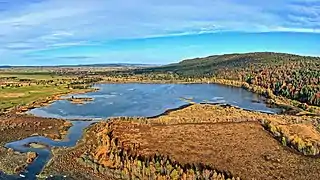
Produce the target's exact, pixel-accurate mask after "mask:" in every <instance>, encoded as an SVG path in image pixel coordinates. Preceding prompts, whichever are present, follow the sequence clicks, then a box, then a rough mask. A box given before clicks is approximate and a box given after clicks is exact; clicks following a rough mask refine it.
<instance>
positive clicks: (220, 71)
mask: <svg viewBox="0 0 320 180" xmlns="http://www.w3.org/2000/svg"><path fill="white" fill-rule="evenodd" d="M150 72H153V73H168V74H177V75H178V77H179V78H202V77H216V78H221V79H230V80H238V81H246V82H248V83H249V84H255V85H259V86H262V87H265V88H269V89H271V90H272V91H273V92H274V93H275V94H277V95H281V96H284V97H287V98H290V99H295V100H298V101H300V102H305V103H308V104H312V105H318V106H319V105H320V58H319V57H308V56H298V55H292V54H283V53H271V52H263V53H247V54H226V55H216V56H209V57H205V58H196V59H190V60H184V61H181V62H180V63H177V64H170V65H166V66H162V67H156V68H146V69H143V70H137V71H136V72H135V73H150Z"/></svg>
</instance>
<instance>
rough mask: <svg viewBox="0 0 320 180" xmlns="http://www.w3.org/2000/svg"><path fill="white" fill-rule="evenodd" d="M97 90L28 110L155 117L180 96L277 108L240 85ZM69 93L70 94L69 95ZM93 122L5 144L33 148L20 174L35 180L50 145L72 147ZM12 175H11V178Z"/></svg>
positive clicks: (87, 115) (70, 116)
mask: <svg viewBox="0 0 320 180" xmlns="http://www.w3.org/2000/svg"><path fill="white" fill-rule="evenodd" d="M96 87H97V88H99V91H97V92H91V93H87V94H80V95H73V96H74V97H89V98H94V100H93V101H91V102H88V103H87V104H83V105H79V104H72V103H71V102H69V101H66V100H59V101H56V102H54V103H53V104H51V105H49V106H47V107H41V108H37V109H33V110H31V111H29V112H28V113H31V114H34V115H36V116H43V117H55V118H64V119H75V120H84V119H93V120H95V121H98V120H101V119H105V118H108V117H115V116H146V117H150V116H156V115H159V114H161V113H163V112H164V111H166V110H168V109H173V108H177V107H180V106H182V105H185V104H187V103H188V102H187V101H186V100H184V99H191V100H192V101H193V102H197V103H221V104H230V105H234V106H238V107H240V108H243V109H248V110H254V111H261V112H267V113H277V112H280V109H275V108H269V107H267V106H266V104H265V103H264V98H263V97H261V96H259V95H256V94H254V93H251V92H248V91H246V90H244V89H241V88H235V87H230V86H224V85H216V84H101V85H97V86H96ZM70 96H71V95H70ZM93 122H94V121H90V122H88V121H76V122H73V127H71V128H70V129H69V132H68V137H67V139H66V140H64V141H53V140H51V139H48V138H45V137H41V136H35V137H29V138H26V139H23V140H19V141H15V142H11V143H8V144H6V147H8V148H12V149H14V150H16V151H20V152H28V151H33V152H37V153H38V154H39V157H38V158H37V159H36V160H35V161H34V162H33V163H31V164H30V165H29V166H28V167H27V169H26V171H25V172H22V173H21V175H22V176H25V177H26V178H27V179H35V176H36V175H37V174H39V173H40V172H41V170H42V168H43V167H44V165H45V164H46V163H47V162H48V160H49V159H50V157H51V151H50V147H72V146H75V144H76V142H77V141H78V140H79V139H80V138H81V135H82V131H83V129H84V128H86V127H88V126H89V125H90V124H92V123H93ZM31 142H38V143H41V144H46V145H48V146H49V149H34V148H29V147H26V146H25V145H26V144H28V143H31ZM12 178H14V177H12ZM0 179H1V175H0Z"/></svg>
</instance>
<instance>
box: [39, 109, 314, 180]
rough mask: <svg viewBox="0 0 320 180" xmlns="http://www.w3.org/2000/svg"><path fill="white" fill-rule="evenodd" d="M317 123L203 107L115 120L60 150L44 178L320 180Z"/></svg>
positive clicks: (290, 117)
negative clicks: (151, 116)
mask: <svg viewBox="0 0 320 180" xmlns="http://www.w3.org/2000/svg"><path fill="white" fill-rule="evenodd" d="M314 121H315V120H314V119H312V118H309V117H297V116H283V115H268V114H263V113H258V112H249V111H244V110H241V109H237V108H234V107H229V106H219V105H199V104H195V105H191V106H188V107H184V108H182V109H178V110H174V111H168V112H166V113H164V114H163V115H160V116H158V117H153V118H125V117H124V118H114V119H112V120H111V121H109V122H100V123H97V124H94V125H92V126H91V127H90V128H88V129H87V131H86V133H85V135H84V137H83V139H82V141H80V142H79V143H78V144H77V146H76V147H74V148H70V149H56V150H55V151H54V157H53V159H52V160H51V161H50V163H49V164H48V166H47V167H46V168H45V170H44V171H43V175H48V174H63V175H68V176H69V177H72V178H74V179H105V178H110V179H135V178H137V179H168V178H170V179H194V178H200V179H206V178H207V179H228V178H229V179H232V178H234V179H236V178H241V179H319V178H320V177H319V173H318V172H319V170H320V159H319V158H318V157H317V155H318V154H317V153H319V152H318V151H314V152H313V153H314V154H305V151H304V150H305V149H307V144H312V143H314V144H312V145H314V146H312V147H315V148H317V145H318V144H319V142H320V141H319V140H320V135H319V132H318V130H317V129H316V126H315V124H316V123H315V122H314ZM267 123H269V124H272V125H271V126H272V127H271V129H272V130H271V129H268V128H267V126H266V125H265V124H267ZM274 128H275V129H277V130H279V129H281V131H282V134H281V135H282V136H283V137H288V140H289V139H290V138H291V136H294V137H296V138H299V139H301V142H299V143H300V144H298V145H295V144H294V143H291V144H289V143H282V142H281V138H280V139H278V138H277V135H278V134H277V133H273V132H274ZM292 138H293V137H292ZM293 139H294V138H293ZM299 147H300V148H299ZM301 147H302V148H301ZM308 152H309V151H308ZM310 152H311V151H310Z"/></svg>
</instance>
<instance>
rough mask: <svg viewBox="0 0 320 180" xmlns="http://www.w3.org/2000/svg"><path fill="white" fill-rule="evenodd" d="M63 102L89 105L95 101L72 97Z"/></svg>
mask: <svg viewBox="0 0 320 180" xmlns="http://www.w3.org/2000/svg"><path fill="white" fill-rule="evenodd" d="M63 100H67V101H70V102H71V103H72V104H80V105H82V104H87V103H89V102H91V101H93V100H94V98H89V97H73V96H72V97H70V98H65V99H63Z"/></svg>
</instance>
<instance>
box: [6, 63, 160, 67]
mask: <svg viewBox="0 0 320 180" xmlns="http://www.w3.org/2000/svg"><path fill="white" fill-rule="evenodd" d="M151 66H159V65H155V64H134V63H133V64H131V63H110V64H78V65H52V66H10V65H3V66H0V68H32V67H34V68H36V67H44V68H46V67H48V68H50V67H53V68H57V67H62V68H63V67H151Z"/></svg>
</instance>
